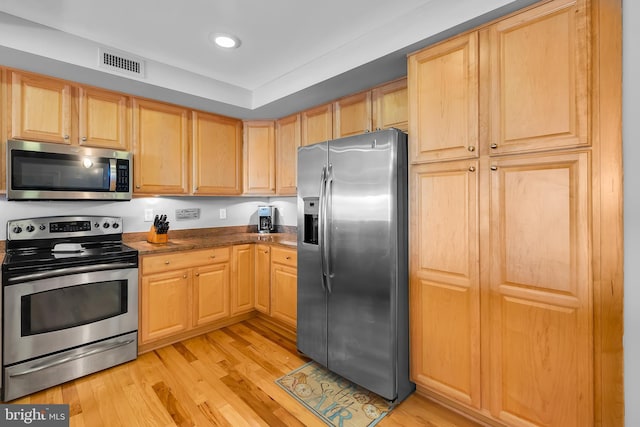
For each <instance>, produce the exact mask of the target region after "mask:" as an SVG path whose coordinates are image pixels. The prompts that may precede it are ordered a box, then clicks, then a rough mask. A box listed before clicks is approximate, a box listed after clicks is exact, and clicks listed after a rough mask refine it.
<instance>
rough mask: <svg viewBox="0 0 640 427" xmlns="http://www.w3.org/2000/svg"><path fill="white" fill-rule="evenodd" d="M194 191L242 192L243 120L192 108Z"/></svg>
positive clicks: (201, 192) (213, 193)
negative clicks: (201, 111)
mask: <svg viewBox="0 0 640 427" xmlns="http://www.w3.org/2000/svg"><path fill="white" fill-rule="evenodd" d="M191 123H192V142H193V144H192V146H193V154H192V160H193V193H194V194H203V195H205V194H212V195H217V194H241V193H242V178H241V177H242V122H241V121H240V120H236V119H230V118H227V117H221V116H215V115H213V114H205V113H200V112H197V111H194V112H192V116H191Z"/></svg>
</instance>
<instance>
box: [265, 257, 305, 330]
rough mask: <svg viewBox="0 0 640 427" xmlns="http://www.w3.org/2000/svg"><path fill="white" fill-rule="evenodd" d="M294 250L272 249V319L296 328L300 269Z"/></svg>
mask: <svg viewBox="0 0 640 427" xmlns="http://www.w3.org/2000/svg"><path fill="white" fill-rule="evenodd" d="M297 259H298V258H297V252H296V250H294V249H288V248H283V247H279V246H274V247H273V248H271V317H273V318H274V319H276V320H279V321H281V322H283V323H285V324H287V325H288V326H291V327H293V328H294V329H295V328H296V324H297V318H298V317H297V315H298V311H297V305H298V304H297V302H298V301H297V298H298V269H297V263H298V261H297Z"/></svg>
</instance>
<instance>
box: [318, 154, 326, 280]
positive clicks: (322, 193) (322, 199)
mask: <svg viewBox="0 0 640 427" xmlns="http://www.w3.org/2000/svg"><path fill="white" fill-rule="evenodd" d="M326 185H327V168H326V167H325V166H323V167H322V173H321V174H320V206H319V209H318V216H319V218H318V228H319V230H318V234H319V240H320V265H321V270H322V271H321V275H322V289H323V290H326V289H327V283H326V281H327V270H326V259H325V252H324V248H325V246H326V243H325V241H324V239H325V235H324V230H325V228H326V224H325V217H326V210H325V206H326V204H325V188H326Z"/></svg>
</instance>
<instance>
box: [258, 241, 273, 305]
mask: <svg viewBox="0 0 640 427" xmlns="http://www.w3.org/2000/svg"><path fill="white" fill-rule="evenodd" d="M270 254H271V251H270V248H269V246H267V245H256V272H255V273H256V295H255V308H256V310H258V311H260V312H262V313H265V314H269V313H270V312H271V256H270Z"/></svg>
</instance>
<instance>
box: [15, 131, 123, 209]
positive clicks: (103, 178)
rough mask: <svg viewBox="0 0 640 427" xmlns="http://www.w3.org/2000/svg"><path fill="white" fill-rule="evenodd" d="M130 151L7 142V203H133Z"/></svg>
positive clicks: (29, 142)
mask: <svg viewBox="0 0 640 427" xmlns="http://www.w3.org/2000/svg"><path fill="white" fill-rule="evenodd" d="M132 163H133V162H132V156H131V153H130V152H128V151H118V150H111V149H105V148H91V147H80V146H72V145H63V144H51V143H45V142H33V141H18V140H9V141H7V199H8V200H131V185H132V182H131V181H132V179H133V172H132V171H133V166H132Z"/></svg>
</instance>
